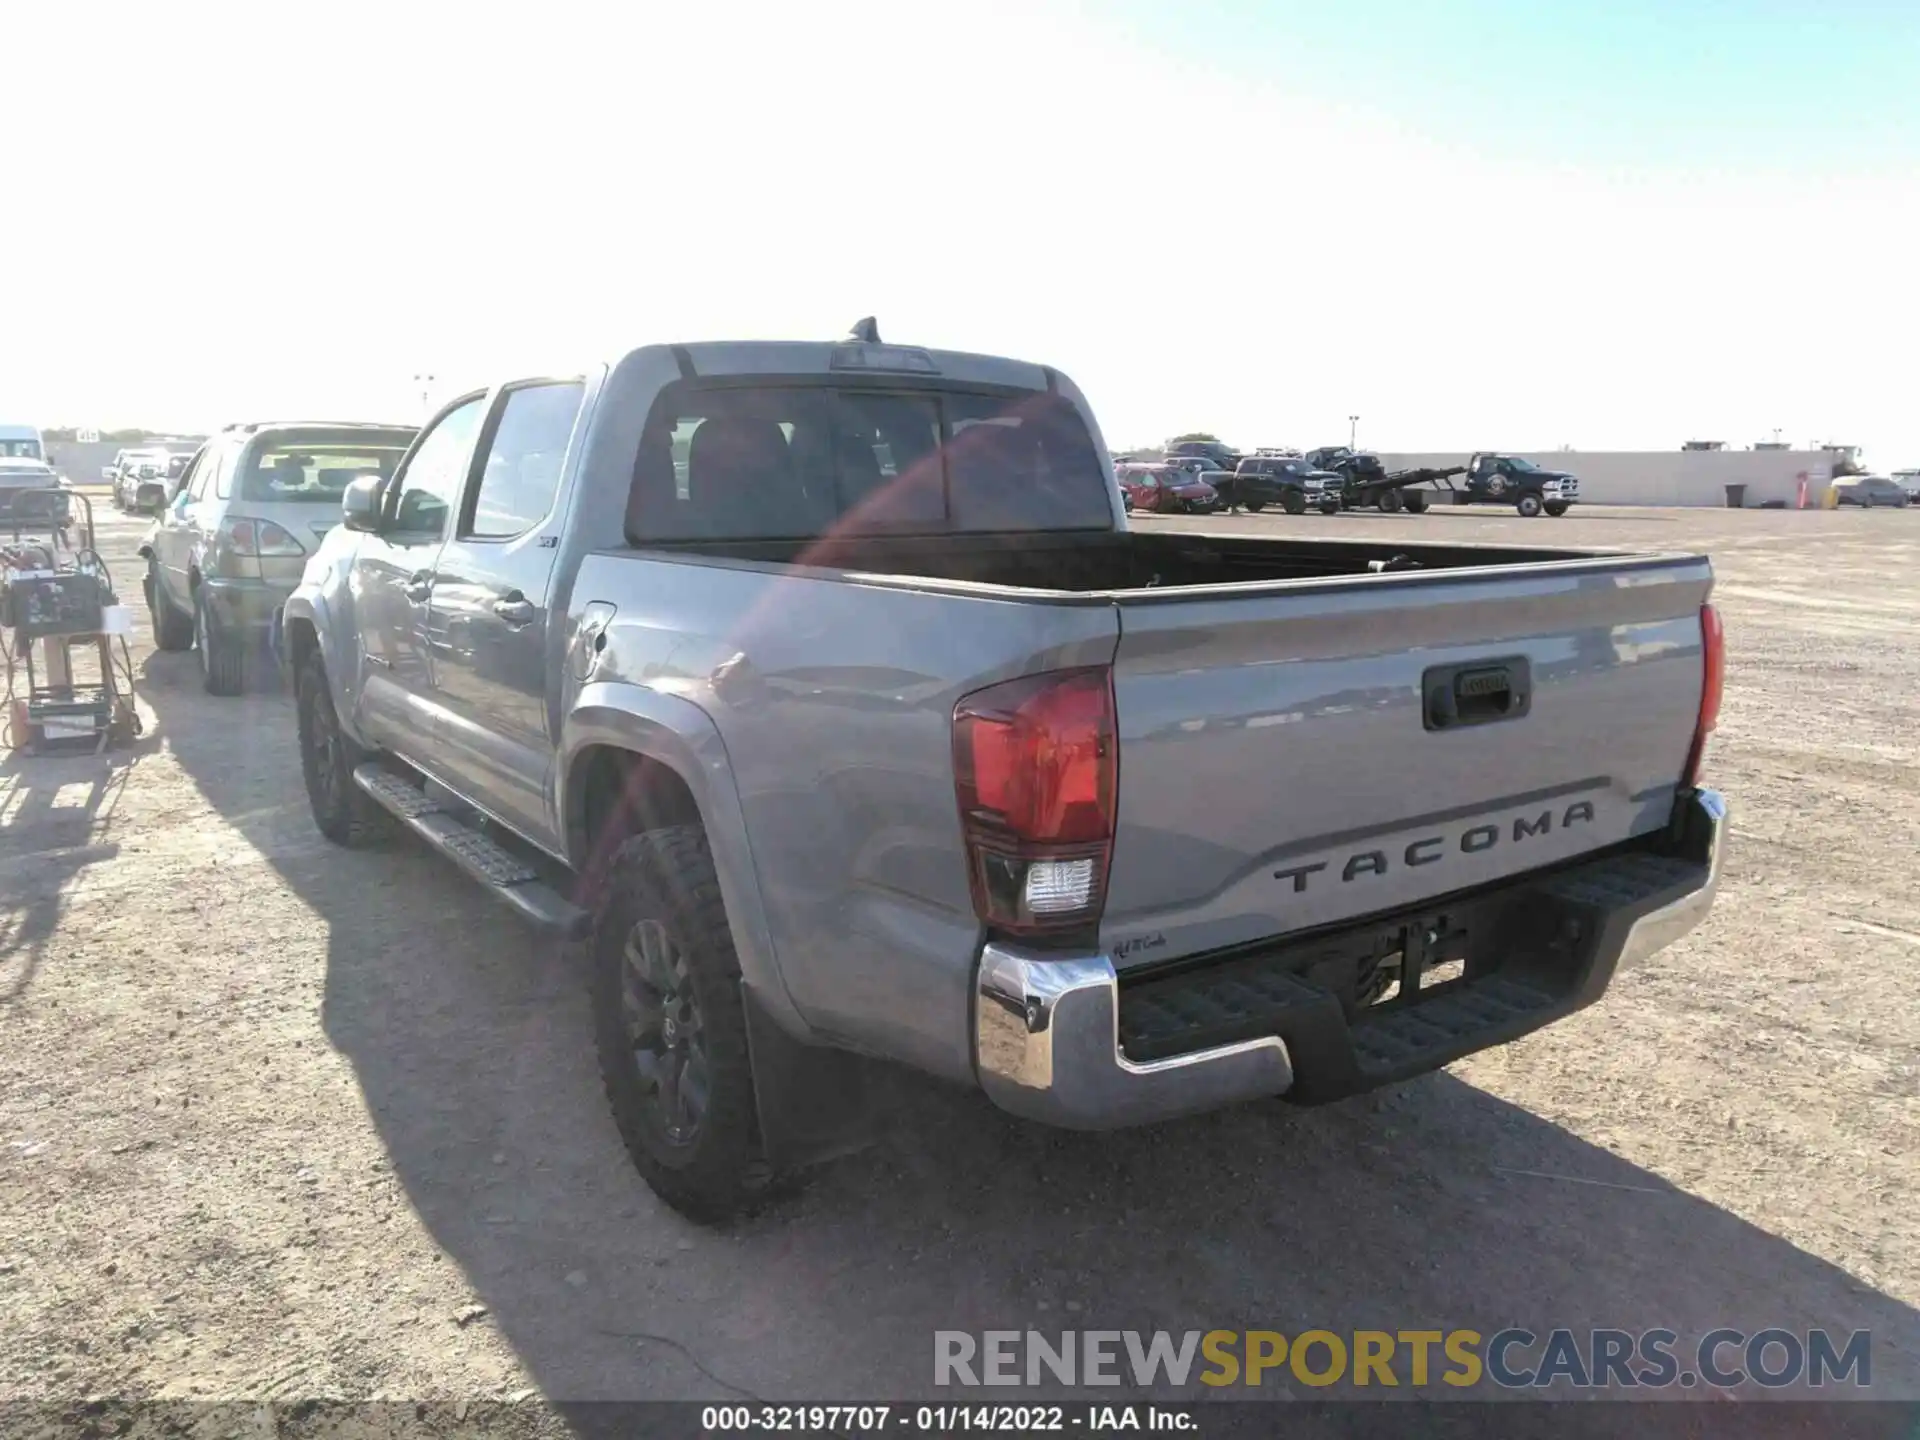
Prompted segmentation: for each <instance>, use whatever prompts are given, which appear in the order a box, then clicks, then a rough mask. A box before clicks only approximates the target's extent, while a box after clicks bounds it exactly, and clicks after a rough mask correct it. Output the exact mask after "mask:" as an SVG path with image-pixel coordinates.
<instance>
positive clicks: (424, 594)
mask: <svg viewBox="0 0 1920 1440" xmlns="http://www.w3.org/2000/svg"><path fill="white" fill-rule="evenodd" d="M407 598H408V599H409V600H412V601H414V602H415V603H417V604H420V605H424V604H426V603H427V602H428V601H429V600H431V599H432V598H433V575H432V572H430V571H427V570H420V571H416V572H415V573H414V574H412V575H409V576H408V577H407Z"/></svg>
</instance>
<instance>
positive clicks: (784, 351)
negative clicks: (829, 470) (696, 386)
mask: <svg viewBox="0 0 1920 1440" xmlns="http://www.w3.org/2000/svg"><path fill="white" fill-rule="evenodd" d="M662 348H665V349H667V350H669V351H670V352H672V354H673V356H674V359H675V361H676V363H678V364H679V365H680V370H681V373H682V375H684V376H686V378H688V379H694V378H698V377H701V376H727V375H825V374H830V373H832V372H834V371H836V370H838V371H842V372H844V373H846V374H849V375H863V374H881V375H899V374H905V375H912V374H919V375H925V376H927V377H928V378H939V379H943V380H959V381H962V382H965V383H971V384H976V385H996V386H1007V387H1012V388H1017V389H1022V390H1045V389H1050V388H1052V387H1053V386H1054V385H1055V384H1056V383H1057V379H1058V377H1057V376H1055V375H1054V373H1053V371H1052V370H1051V369H1050V368H1049V367H1047V366H1045V365H1035V364H1030V363H1028V362H1026V361H1021V360H1010V359H1007V358H1006V357H1004V356H999V355H976V354H973V353H970V352H968V351H964V350H930V349H926V348H924V347H922V346H917V345H891V344H882V343H878V342H873V343H866V342H860V341H850V340H703V341H694V342H690V343H685V344H680V345H669V346H665V347H661V346H656V345H648V346H642V347H640V348H638V349H636V350H634V351H631V352H629V354H628V356H627V358H628V359H632V358H634V357H635V356H638V355H642V354H645V353H648V352H653V351H658V350H660V349H662ZM683 357H684V358H683Z"/></svg>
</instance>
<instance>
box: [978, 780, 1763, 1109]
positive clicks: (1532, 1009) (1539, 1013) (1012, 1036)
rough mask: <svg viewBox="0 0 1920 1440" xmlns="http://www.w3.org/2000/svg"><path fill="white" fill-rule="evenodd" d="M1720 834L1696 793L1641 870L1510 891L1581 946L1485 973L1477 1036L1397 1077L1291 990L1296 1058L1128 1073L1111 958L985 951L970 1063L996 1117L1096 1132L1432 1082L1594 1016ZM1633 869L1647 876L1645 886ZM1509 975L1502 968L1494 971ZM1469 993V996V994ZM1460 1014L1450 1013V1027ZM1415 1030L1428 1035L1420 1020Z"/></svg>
mask: <svg viewBox="0 0 1920 1440" xmlns="http://www.w3.org/2000/svg"><path fill="white" fill-rule="evenodd" d="M1726 829H1727V804H1726V801H1725V800H1724V799H1723V798H1722V797H1721V796H1720V794H1719V793H1718V792H1716V791H1712V790H1700V791H1696V792H1694V793H1693V794H1692V795H1690V796H1688V797H1687V798H1686V799H1685V800H1684V801H1683V802H1682V808H1681V810H1680V812H1679V814H1678V815H1677V816H1676V824H1675V835H1674V842H1673V844H1672V845H1671V846H1663V847H1661V851H1660V857H1659V858H1654V857H1653V856H1652V855H1650V854H1647V853H1642V854H1641V855H1640V856H1639V857H1638V858H1637V859H1636V858H1635V857H1634V856H1628V857H1625V860H1624V861H1623V860H1618V859H1616V860H1615V861H1611V862H1610V861H1606V860H1602V861H1598V862H1594V863H1593V864H1592V865H1590V866H1587V867H1582V868H1580V869H1576V870H1574V871H1571V872H1566V871H1562V872H1555V873H1553V874H1551V875H1549V876H1548V877H1546V878H1545V879H1543V880H1540V881H1537V882H1526V881H1523V882H1522V883H1520V884H1518V885H1516V886H1515V887H1514V901H1513V903H1515V904H1519V905H1522V906H1526V905H1538V904H1558V905H1567V906H1573V907H1575V909H1574V910H1571V911H1568V912H1566V913H1568V914H1570V915H1571V914H1576V913H1577V914H1578V915H1579V917H1580V918H1581V920H1582V926H1581V927H1578V928H1579V929H1580V932H1581V933H1583V934H1585V935H1587V936H1589V937H1590V939H1589V940H1587V941H1586V942H1584V943H1583V944H1582V945H1581V946H1579V947H1578V948H1577V949H1575V950H1569V951H1568V952H1567V954H1566V955H1565V956H1564V957H1563V960H1564V963H1563V962H1562V960H1560V959H1554V960H1551V963H1549V964H1548V965H1547V966H1546V968H1544V969H1543V968H1541V967H1539V966H1537V965H1536V966H1535V967H1533V968H1531V969H1529V968H1528V967H1527V966H1525V965H1520V966H1519V967H1518V968H1517V969H1515V970H1514V973H1515V974H1516V975H1517V976H1519V977H1520V979H1521V981H1522V982H1523V983H1521V984H1518V985H1515V984H1504V983H1503V982H1502V980H1501V977H1500V975H1498V974H1496V975H1495V976H1494V977H1492V983H1493V985H1495V986H1501V987H1502V988H1501V989H1500V991H1499V993H1500V994H1501V996H1502V997H1503V998H1502V999H1501V1000H1500V1001H1499V1002H1497V1007H1496V1008H1497V1009H1499V1011H1500V1013H1499V1014H1497V1015H1496V1016H1495V1017H1494V1019H1492V1020H1491V1021H1489V1023H1488V1024H1487V1026H1485V1027H1484V1028H1480V1029H1477V1030H1476V1029H1472V1028H1458V1031H1457V1034H1456V1035H1455V1036H1454V1037H1453V1039H1452V1040H1444V1041H1441V1042H1438V1043H1437V1044H1436V1046H1435V1047H1434V1048H1432V1049H1431V1050H1429V1051H1428V1052H1427V1053H1426V1054H1425V1055H1424V1056H1421V1055H1417V1054H1409V1056H1408V1057H1407V1059H1406V1061H1405V1063H1399V1062H1394V1063H1386V1064H1378V1063H1370V1061H1369V1057H1368V1056H1367V1055H1366V1054H1365V1053H1363V1052H1365V1050H1366V1043H1365V1040H1364V1039H1363V1038H1361V1037H1363V1036H1364V1034H1365V1033H1366V1032H1367V1031H1368V1030H1369V1028H1370V1027H1371V1028H1372V1029H1373V1030H1374V1031H1375V1032H1377V1031H1378V1030H1379V1029H1381V1028H1384V1027H1382V1026H1380V1025H1378V1024H1377V1023H1376V1022H1377V1019H1378V1018H1379V1017H1377V1016H1375V1015H1374V1014H1373V1012H1363V1013H1362V1015H1361V1016H1359V1017H1357V1018H1353V1019H1346V1018H1343V1017H1342V1012H1341V1007H1340V1005H1339V1004H1338V1003H1336V1002H1335V1000H1334V997H1333V996H1332V995H1331V994H1329V993H1325V992H1318V991H1314V990H1313V989H1312V987H1309V986H1306V985H1305V984H1301V985H1300V986H1299V990H1300V992H1301V994H1302V996H1303V1000H1304V1002H1305V1003H1303V1004H1302V1005H1301V1006H1300V1007H1299V1008H1298V1009H1297V1010H1295V1011H1292V1012H1289V1014H1288V1015H1287V1016H1286V1017H1285V1018H1284V1023H1282V1024H1280V1025H1279V1026H1278V1027H1277V1028H1282V1029H1285V1030H1286V1032H1287V1034H1288V1035H1289V1036H1291V1037H1292V1039H1293V1040H1294V1042H1295V1045H1296V1048H1295V1049H1289V1046H1288V1041H1287V1039H1284V1038H1282V1036H1281V1035H1279V1034H1271V1035H1260V1036H1257V1037H1255V1038H1252V1039H1243V1040H1238V1041H1237V1042H1236V1043H1233V1044H1225V1045H1216V1046H1214V1047H1212V1048H1197V1049H1194V1050H1192V1051H1191V1052H1189V1053H1184V1054H1177V1055H1173V1056H1170V1057H1169V1058H1165V1059H1155V1060H1150V1061H1136V1060H1132V1059H1129V1058H1128V1056H1127V1055H1126V1053H1125V1052H1124V1051H1123V1050H1122V1048H1121V1043H1120V1005H1121V994H1120V984H1119V976H1118V974H1117V972H1116V971H1115V969H1114V966H1113V962H1112V960H1111V959H1110V958H1109V957H1108V956H1106V955H1103V954H1101V955H1046V954H1034V953H1028V952H1023V951H1020V950H1017V949H1014V948H1012V947H1010V946H1006V945H1003V944H1000V943H997V942H996V943H990V944H988V945H987V946H986V947H985V949H984V951H983V952H982V954H981V958H980V969H979V975H978V979H977V983H976V985H975V988H974V1060H975V1069H976V1071H977V1073H978V1075H979V1078H980V1085H981V1088H982V1089H984V1090H985V1091H986V1092H987V1095H988V1096H989V1097H990V1098H991V1099H992V1100H993V1102H994V1103H995V1104H996V1105H998V1106H999V1107H1000V1108H1001V1109H1003V1110H1007V1111H1009V1112H1011V1113H1013V1114H1015V1115H1020V1116H1024V1117H1025V1118H1027V1119H1030V1120H1038V1121H1041V1122H1044V1123H1046V1124H1049V1125H1058V1126H1061V1127H1064V1128H1066V1129H1070V1130H1108V1129H1119V1128H1122V1127H1124V1126H1129V1125H1143V1124H1151V1123H1153V1122H1155V1121H1160V1120H1170V1119H1175V1118H1177V1117H1179V1116H1182V1115H1191V1114H1196V1113H1199V1112H1201V1111H1206V1110H1214V1109H1219V1108H1221V1107H1223V1106H1226V1105H1232V1104H1236V1103H1238V1102H1241V1101H1246V1100H1253V1099H1259V1098H1262V1097H1267V1096H1276V1095H1283V1094H1287V1093H1288V1092H1290V1091H1292V1092H1294V1093H1295V1094H1296V1095H1298V1096H1300V1097H1301V1098H1303V1099H1306V1100H1309V1101H1312V1102H1317V1101H1320V1100H1325V1099H1332V1098H1338V1097H1339V1095H1341V1094H1350V1093H1355V1092H1356V1091H1358V1090H1363V1089H1368V1088H1372V1087H1373V1086H1374V1085H1377V1084H1382V1083H1388V1082H1390V1081H1392V1080H1395V1079H1401V1078H1405V1076H1406V1075H1407V1074H1411V1073H1418V1071H1420V1070H1422V1069H1431V1068H1433V1067H1434V1066H1435V1065H1439V1064H1445V1063H1448V1062H1449V1061H1450V1060H1452V1059H1457V1058H1459V1056H1461V1055H1465V1054H1470V1053H1472V1052H1473V1051H1475V1050H1478V1049H1483V1048H1485V1047H1486V1046H1487V1045H1492V1044H1500V1043H1504V1042H1505V1041H1507V1040H1510V1039H1514V1038H1517V1037H1518V1036H1519V1035H1521V1034H1525V1033H1527V1032H1529V1031H1531V1030H1534V1029H1538V1028H1540V1027H1541V1026H1544V1025H1547V1024H1551V1023H1552V1022H1553V1021H1555V1020H1557V1019H1560V1018H1562V1017H1563V1016H1565V1015H1568V1014H1570V1013H1572V1012H1573V1011H1574V1010H1577V1009H1580V1008H1581V1007H1583V1006H1585V1005H1587V1004H1590V1003H1592V1002H1593V1001H1594V1000H1595V999H1597V998H1599V996H1600V994H1601V993H1602V992H1603V991H1604V990H1605V989H1606V986H1607V985H1608V983H1609V982H1610V981H1611V979H1612V977H1613V975H1614V974H1616V973H1617V972H1618V971H1619V969H1620V968H1622V967H1624V966H1627V965H1632V964H1637V963H1639V962H1640V961H1642V960H1644V959H1646V958H1647V957H1648V956H1649V955H1651V954H1653V953H1654V952H1655V951H1657V950H1661V949H1664V948H1665V947H1666V946H1668V945H1671V944H1672V943H1673V942H1674V941H1676V940H1678V939H1679V938H1680V937H1681V936H1683V935H1685V934H1686V933H1687V932H1688V931H1689V930H1691V929H1693V928H1694V926H1696V925H1698V924H1699V923H1700V922H1701V921H1702V920H1703V919H1705V918H1706V915H1707V912H1708V911H1709V910H1710V909H1711V908H1712V907H1713V900H1714V896H1715V894H1716V893H1717V891H1718V889H1719V884H1720V869H1721V864H1722V861H1723V859H1724V855H1725V839H1726ZM1622 865H1624V867H1625V868H1624V869H1610V868H1609V867H1610V866H1622ZM1635 865H1638V866H1640V867H1643V868H1642V869H1639V870H1636V869H1635V868H1634V866H1635ZM1644 867H1651V871H1650V873H1649V872H1648V871H1647V869H1646V868H1644ZM1496 902H1498V897H1496ZM1555 913H1560V912H1555ZM1525 958H1526V956H1525V955H1522V956H1518V957H1515V960H1524V959H1525ZM1536 958H1537V957H1536ZM1514 965H1515V961H1506V962H1503V968H1509V969H1512V968H1514ZM1554 966H1558V967H1559V968H1558V969H1557V970H1555V969H1554V968H1553V967H1554ZM1476 989H1477V987H1476V986H1469V987H1467V990H1466V992H1465V993H1466V994H1468V995H1471V994H1473V993H1475V991H1476ZM1479 993H1482V994H1485V993H1487V992H1486V991H1480V992H1479ZM1516 996H1517V997H1519V998H1518V1003H1517V1004H1516V1001H1515V997H1516ZM1483 1003H1484V1002H1483ZM1461 1008H1462V1007H1459V1006H1456V1007H1455V1011H1456V1018H1457V1011H1458V1010H1459V1009H1461ZM1464 1008H1466V1009H1468V1010H1471V1009H1472V1008H1473V1007H1472V1004H1471V1003H1469V1004H1468V1005H1467V1006H1465V1007H1464ZM1413 1013H1414V1014H1416V1015H1420V1016H1422V1017H1429V1016H1431V1017H1434V1018H1436V1019H1437V1018H1438V1017H1439V1016H1441V1015H1442V1014H1445V1013H1447V1012H1445V1011H1443V1010H1437V1009H1433V1008H1431V1007H1429V1006H1415V1007H1414V1008H1413ZM1421 1027H1422V1028H1424V1029H1426V1030H1432V1029H1434V1028H1435V1026H1434V1024H1433V1021H1432V1020H1430V1019H1427V1018H1423V1019H1422V1021H1421ZM1130 1033H1132V1032H1130ZM1356 1039H1359V1040H1360V1043H1359V1044H1358V1045H1356V1043H1355V1042H1356ZM1373 1054H1374V1056H1377V1055H1378V1054H1379V1051H1378V1050H1377V1049H1376V1050H1375V1051H1374V1052H1373ZM1356 1056H1357V1057H1358V1058H1357V1059H1356ZM1296 1066H1297V1067H1298V1068H1299V1071H1300V1073H1299V1074H1298V1075H1296ZM1296 1081H1298V1082H1299V1083H1298V1085H1297V1086H1296Z"/></svg>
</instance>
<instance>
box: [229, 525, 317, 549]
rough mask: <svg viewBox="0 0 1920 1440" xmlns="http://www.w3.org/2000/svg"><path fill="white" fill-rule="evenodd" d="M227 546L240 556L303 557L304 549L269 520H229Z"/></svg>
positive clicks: (283, 529)
mask: <svg viewBox="0 0 1920 1440" xmlns="http://www.w3.org/2000/svg"><path fill="white" fill-rule="evenodd" d="M226 530H227V544H228V545H229V546H231V547H232V548H233V549H234V550H235V551H236V552H237V553H239V554H241V555H304V554H306V553H307V552H306V547H305V546H303V545H302V544H301V543H300V542H299V541H298V540H296V539H294V538H293V536H292V535H290V534H289V533H288V532H287V530H286V529H285V527H283V526H280V525H276V524H274V523H273V521H271V520H229V521H228V522H227V525H226Z"/></svg>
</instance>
